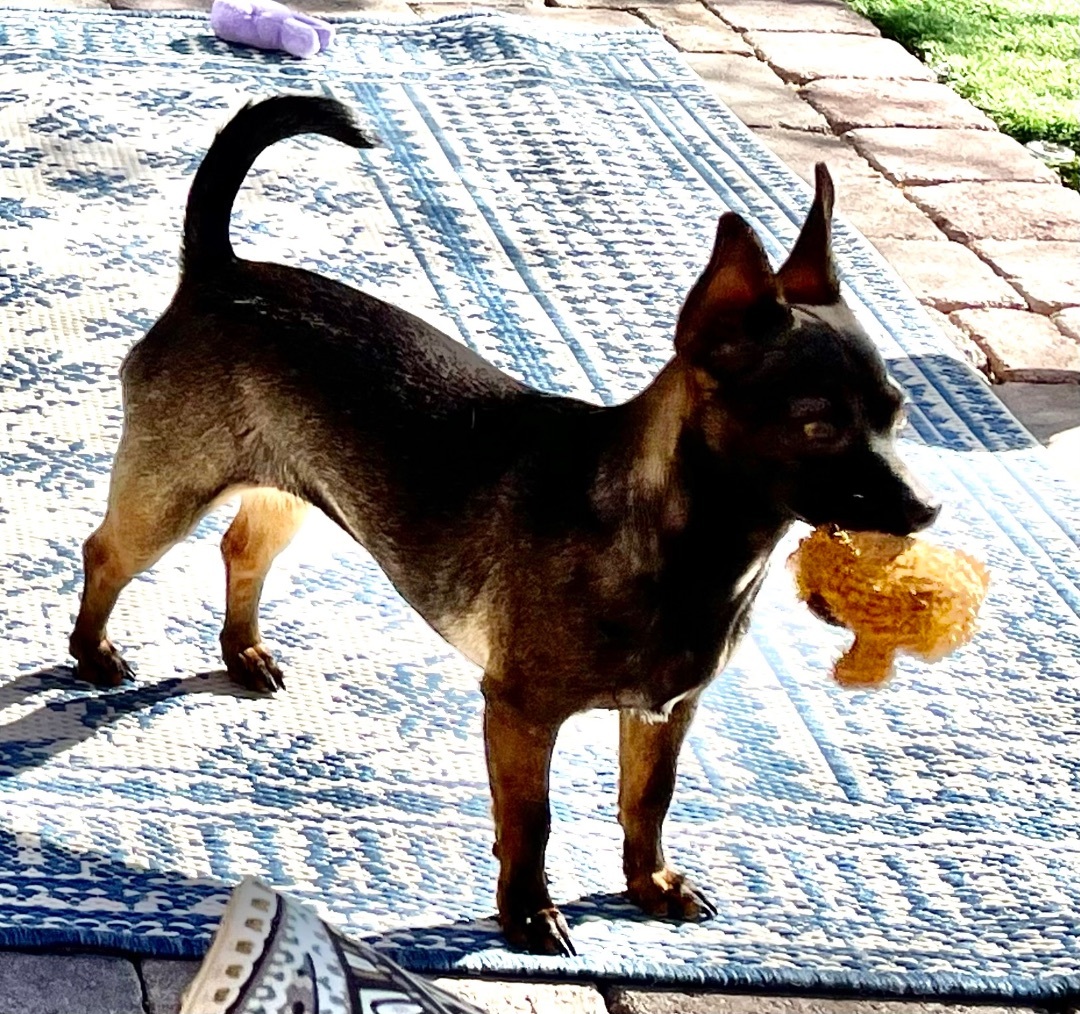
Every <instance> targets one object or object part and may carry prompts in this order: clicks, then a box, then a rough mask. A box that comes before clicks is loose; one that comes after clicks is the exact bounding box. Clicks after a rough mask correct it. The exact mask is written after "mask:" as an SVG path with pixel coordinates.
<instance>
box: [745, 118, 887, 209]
mask: <svg viewBox="0 0 1080 1014" xmlns="http://www.w3.org/2000/svg"><path fill="white" fill-rule="evenodd" d="M754 133H756V134H757V136H758V138H760V140H762V141H763V142H764V143H765V144H766V145H767V146H768V147H769V148H770V149H771V150H772V151H773V152H775V153H776V154H777V155H778V156H779V157H780V159H781V161H783V162H784V163H785V164H786V165H787V167H788V168H789V169H791V170H793V171H794V172H795V173H797V174H798V175H799V176H801V177H802V178H803V179H804V180H806V181H807V182H808V183H812V182H813V180H814V166H815V165H816V164H817V163H818V162H824V163H825V164H826V165H828V167H829V172H830V173H831V174H832V177H833V181H834V182H835V184H836V191H837V195H839V194H840V192H841V191H843V190H846V189H847V187H848V185H849V184H850V183H853V182H855V181H856V180H864V179H873V178H875V177H877V178H878V179H880V178H881V174H880V173H879V172H877V170H875V169H874V167H873V166H871V165H870V164H869V163H868V162H867V161H866V159H864V158H863V157H862V156H861V155H860V154H859V153H858V152H857V151H856V150H855V149H854V148H852V147H851V145H850V144H847V143H845V142H844V141H843V140H841V139H840V138H839V137H833V135H832V134H822V133H817V132H816V131H814V132H810V131H805V130H787V129H785V128H783V127H761V128H758V129H757V130H755V131H754Z"/></svg>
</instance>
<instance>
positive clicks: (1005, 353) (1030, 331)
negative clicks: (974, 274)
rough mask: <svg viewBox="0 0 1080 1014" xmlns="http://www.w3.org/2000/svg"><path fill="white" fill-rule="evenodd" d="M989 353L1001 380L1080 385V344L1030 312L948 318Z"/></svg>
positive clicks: (967, 313)
mask: <svg viewBox="0 0 1080 1014" xmlns="http://www.w3.org/2000/svg"><path fill="white" fill-rule="evenodd" d="M949 319H950V320H952V322H953V323H954V324H957V325H959V326H960V327H961V328H963V329H964V330H965V331H967V333H968V334H970V335H971V337H972V338H974V339H975V341H976V342H977V343H978V345H979V346H980V347H982V348H983V349H985V350H986V355H987V357H988V358H989V360H990V368H991V369H992V370H993V372H994V376H995V378H996V379H997V380H999V381H1006V380H1016V381H1029V382H1033V383H1039V384H1045V383H1074V384H1075V383H1080V343H1077V342H1075V341H1072V340H1071V339H1070V338H1068V337H1066V336H1065V335H1064V334H1062V332H1061V331H1060V330H1058V328H1057V326H1056V325H1055V324H1054V322H1053V321H1052V320H1050V318H1049V317H1044V316H1042V314H1038V313H1031V312H1030V311H1029V310H998V309H991V310H958V311H957V312H956V313H952V314H950V315H949Z"/></svg>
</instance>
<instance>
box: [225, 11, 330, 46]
mask: <svg viewBox="0 0 1080 1014" xmlns="http://www.w3.org/2000/svg"><path fill="white" fill-rule="evenodd" d="M210 27H211V28H213V30H214V34H215V35H217V37H218V38H219V39H224V40H225V41H226V42H242V43H244V44H245V45H248V46H258V47H259V48H260V49H282V50H284V51H285V52H286V53H288V54H289V55H290V56H298V57H305V56H314V55H315V54H316V53H318V52H319V50H322V49H326V47H327V46H329V45H330V40H331V39H333V37H334V28H333V26H332V25H330V24H327V22H325V21H322V20H320V19H319V18H313V17H312V16H311V15H310V14H301V13H300V12H299V11H294V10H290V9H289V8H288V7H286V6H285V5H284V4H281V3H277V0H214V5H213V7H211V8H210Z"/></svg>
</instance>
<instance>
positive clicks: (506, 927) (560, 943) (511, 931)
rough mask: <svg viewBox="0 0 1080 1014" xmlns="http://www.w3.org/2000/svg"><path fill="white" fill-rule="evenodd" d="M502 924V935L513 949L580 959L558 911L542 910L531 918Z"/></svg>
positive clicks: (531, 914)
mask: <svg viewBox="0 0 1080 1014" xmlns="http://www.w3.org/2000/svg"><path fill="white" fill-rule="evenodd" d="M501 922H502V928H503V934H504V935H505V936H506V939H507V941H508V942H509V943H510V945H511V946H513V947H517V948H520V949H521V950H523V951H528V952H529V953H530V954H550V955H554V956H556V957H563V958H573V957H576V956H577V951H575V950H574V943H573V941H572V940H571V939H570V930H569V928H568V927H567V925H566V920H565V919H564V918H563V916H562V912H560V911H559V910H558V909H557V908H554V907H552V908H542V909H540V910H539V911H538V912H532V913H530V914H528V915H521V916H509V917H506V918H504V919H502V920H501Z"/></svg>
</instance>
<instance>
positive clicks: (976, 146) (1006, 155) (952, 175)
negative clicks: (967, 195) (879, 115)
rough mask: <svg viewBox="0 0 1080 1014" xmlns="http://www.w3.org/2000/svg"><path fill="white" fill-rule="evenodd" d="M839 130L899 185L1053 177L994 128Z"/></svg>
mask: <svg viewBox="0 0 1080 1014" xmlns="http://www.w3.org/2000/svg"><path fill="white" fill-rule="evenodd" d="M844 136H845V137H846V138H847V139H848V140H849V141H851V142H852V143H853V144H854V145H855V147H856V148H857V149H858V151H859V152H860V153H861V154H862V155H863V156H864V157H865V158H866V159H868V160H869V161H870V162H871V164H873V165H875V166H877V168H878V169H880V170H881V171H882V172H883V173H884V174H885V175H886V176H888V177H889V179H891V180H894V181H895V182H897V183H899V184H900V185H901V186H910V185H912V184H928V183H953V182H957V181H960V180H1007V181H1010V182H1032V183H1056V182H1057V176H1056V175H1055V174H1054V172H1053V170H1051V169H1048V168H1047V167H1046V166H1045V165H1044V164H1043V163H1042V162H1040V161H1039V160H1038V159H1037V158H1035V157H1034V156H1033V155H1031V154H1030V152H1028V151H1027V149H1026V148H1025V147H1024V146H1023V145H1022V144H1020V143H1019V142H1017V141H1014V140H1013V139H1012V138H1011V137H1006V136H1005V135H1004V134H1001V133H998V132H997V131H996V130H970V129H955V130H953V129H932V128H920V127H860V128H858V129H856V130H851V131H849V132H848V133H847V134H845V135H844Z"/></svg>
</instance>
